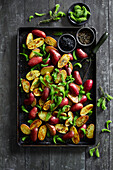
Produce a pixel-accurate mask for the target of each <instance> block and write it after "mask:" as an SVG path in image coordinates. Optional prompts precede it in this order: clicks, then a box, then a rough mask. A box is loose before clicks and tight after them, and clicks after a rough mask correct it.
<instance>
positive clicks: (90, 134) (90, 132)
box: [86, 124, 95, 139]
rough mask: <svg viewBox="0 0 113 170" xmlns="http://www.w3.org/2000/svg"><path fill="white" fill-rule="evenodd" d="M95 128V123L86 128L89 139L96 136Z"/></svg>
mask: <svg viewBox="0 0 113 170" xmlns="http://www.w3.org/2000/svg"><path fill="white" fill-rule="evenodd" d="M94 129H95V125H94V124H90V125H89V126H88V127H87V129H86V136H87V138H89V139H92V138H93V137H94Z"/></svg>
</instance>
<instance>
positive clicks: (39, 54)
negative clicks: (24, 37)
mask: <svg viewBox="0 0 113 170" xmlns="http://www.w3.org/2000/svg"><path fill="white" fill-rule="evenodd" d="M33 53H34V54H35V55H36V56H39V57H43V54H41V53H38V52H36V51H33Z"/></svg>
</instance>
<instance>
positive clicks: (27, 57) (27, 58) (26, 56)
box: [19, 53, 29, 61]
mask: <svg viewBox="0 0 113 170" xmlns="http://www.w3.org/2000/svg"><path fill="white" fill-rule="evenodd" d="M19 54H20V55H23V56H25V58H26V61H29V56H28V55H27V54H25V53H19Z"/></svg>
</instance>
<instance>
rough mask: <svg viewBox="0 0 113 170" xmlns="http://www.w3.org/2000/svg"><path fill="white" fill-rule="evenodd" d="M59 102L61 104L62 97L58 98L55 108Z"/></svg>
mask: <svg viewBox="0 0 113 170" xmlns="http://www.w3.org/2000/svg"><path fill="white" fill-rule="evenodd" d="M61 102H62V97H61V96H58V100H57V104H56V106H58V105H60V103H61Z"/></svg>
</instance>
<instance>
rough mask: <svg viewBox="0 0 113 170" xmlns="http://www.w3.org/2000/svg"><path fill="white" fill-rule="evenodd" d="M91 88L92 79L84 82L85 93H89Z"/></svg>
mask: <svg viewBox="0 0 113 170" xmlns="http://www.w3.org/2000/svg"><path fill="white" fill-rule="evenodd" d="M92 86H93V80H92V79H89V80H86V81H85V83H84V91H85V92H86V93H87V92H89V91H90V90H91V89H92Z"/></svg>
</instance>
